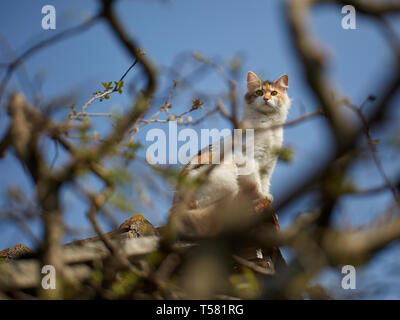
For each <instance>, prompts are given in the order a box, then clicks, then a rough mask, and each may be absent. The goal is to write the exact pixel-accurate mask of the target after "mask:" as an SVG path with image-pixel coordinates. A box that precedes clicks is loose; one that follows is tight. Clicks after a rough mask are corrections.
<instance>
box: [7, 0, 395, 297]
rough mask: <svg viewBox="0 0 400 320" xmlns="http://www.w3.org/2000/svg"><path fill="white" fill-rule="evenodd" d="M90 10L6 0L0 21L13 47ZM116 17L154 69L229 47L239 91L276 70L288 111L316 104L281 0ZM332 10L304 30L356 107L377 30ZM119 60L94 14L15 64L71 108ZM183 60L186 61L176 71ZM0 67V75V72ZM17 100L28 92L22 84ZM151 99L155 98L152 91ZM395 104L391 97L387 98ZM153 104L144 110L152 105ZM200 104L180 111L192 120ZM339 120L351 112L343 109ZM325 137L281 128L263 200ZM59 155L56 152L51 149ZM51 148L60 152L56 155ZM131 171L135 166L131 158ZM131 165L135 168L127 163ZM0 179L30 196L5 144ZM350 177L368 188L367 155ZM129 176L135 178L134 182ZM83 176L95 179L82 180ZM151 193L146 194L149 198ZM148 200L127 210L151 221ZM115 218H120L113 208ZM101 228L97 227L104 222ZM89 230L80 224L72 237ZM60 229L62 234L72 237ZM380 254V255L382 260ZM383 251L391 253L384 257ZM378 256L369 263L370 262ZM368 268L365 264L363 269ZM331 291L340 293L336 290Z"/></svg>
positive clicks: (278, 190)
mask: <svg viewBox="0 0 400 320" xmlns="http://www.w3.org/2000/svg"><path fill="white" fill-rule="evenodd" d="M46 4H52V5H54V6H55V8H56V13H57V29H56V30H48V31H45V30H42V28H41V19H42V14H41V8H42V6H43V5H46ZM97 8H98V6H97V2H95V1H89V0H87V1H77V0H70V1H68V2H67V1H61V0H59V1H38V0H36V1H28V0H25V1H22V0H18V1H7V2H5V3H4V4H3V6H2V10H1V12H0V30H1V33H2V35H3V36H5V37H6V38H7V40H8V42H9V43H10V44H11V46H12V47H13V48H14V49H15V50H16V51H17V52H21V51H22V50H24V49H26V48H28V47H29V46H30V45H32V44H33V43H36V41H38V40H40V39H45V38H46V37H48V36H51V35H52V34H55V33H57V32H60V31H62V30H64V29H66V28H68V27H71V26H73V25H76V24H78V23H80V22H81V21H82V20H83V19H84V18H85V17H88V16H90V15H93V14H94V12H95V10H96V9H97ZM117 8H118V10H117V11H118V15H119V18H120V20H121V21H122V23H123V24H124V26H125V27H126V28H127V30H128V31H129V32H130V33H131V35H132V36H134V37H135V39H136V40H137V41H138V43H139V45H140V46H141V47H142V48H143V49H144V50H145V51H146V52H147V55H148V57H149V58H150V59H151V60H152V61H153V62H155V63H156V66H157V68H158V69H159V70H160V71H162V70H165V67H166V66H170V67H171V66H173V65H174V64H175V63H176V62H177V61H179V60H180V59H177V56H178V54H180V53H183V52H193V51H199V52H201V53H202V54H203V55H205V56H207V57H210V58H212V59H213V60H214V61H216V62H218V63H220V64H221V65H223V66H226V65H227V61H228V60H229V59H231V58H232V57H235V56H240V57H242V61H243V66H242V68H241V71H240V74H239V78H238V84H239V87H240V90H241V93H243V92H244V88H245V74H246V72H247V70H252V71H254V72H256V73H259V74H262V75H263V76H264V77H266V78H268V79H275V78H277V77H278V76H280V75H281V74H283V73H288V74H289V77H290V83H289V85H290V89H289V94H290V96H291V97H292V99H293V104H292V108H291V110H290V114H289V119H295V118H297V117H298V116H300V115H301V114H302V113H304V112H310V111H313V110H315V108H316V107H317V105H316V101H315V99H314V98H313V96H312V95H311V94H310V92H309V90H308V88H307V85H306V82H305V80H304V77H303V74H302V69H301V67H300V65H299V63H298V61H297V59H296V55H295V52H294V50H293V47H292V45H291V42H290V37H289V36H288V28H287V26H286V21H285V18H284V15H283V1H281V0H270V1H261V0H257V1H256V0H249V1H246V2H243V1H236V2H235V1H227V0H219V1H189V0H172V1H167V2H164V1H144V0H142V1H127V0H125V1H120V3H119V5H118V7H117ZM342 17H343V15H342V14H341V8H340V7H339V6H323V7H320V8H317V9H316V10H315V11H314V12H313V19H312V21H311V23H312V25H313V26H314V27H315V28H314V30H315V35H316V36H318V38H319V39H320V40H321V41H322V42H323V43H324V46H325V48H326V50H327V52H328V53H329V54H330V64H329V70H330V75H331V77H332V80H333V81H335V84H336V88H337V91H338V92H339V93H340V94H343V95H344V94H345V95H348V96H349V97H350V99H351V101H352V102H354V103H355V104H360V103H361V102H362V101H364V99H365V98H366V97H367V96H368V95H369V94H375V95H377V96H379V93H380V92H379V90H381V84H382V83H381V81H380V79H382V78H383V77H384V76H385V75H386V72H389V71H390V65H391V60H392V58H393V57H392V54H391V52H390V49H389V47H388V46H387V43H386V41H385V38H383V37H382V35H381V34H380V33H379V31H380V29H379V28H377V27H376V26H375V25H374V24H373V23H372V22H371V21H370V20H368V19H366V18H364V17H363V16H361V15H357V29H356V30H344V29H342V28H341V19H342ZM391 23H392V25H393V27H394V29H395V30H396V32H397V33H399V32H400V19H398V17H392V19H391ZM0 52H1V54H2V55H1V54H0V61H7V57H6V56H5V55H4V52H2V51H0ZM130 64H131V60H130V57H129V56H128V55H127V54H126V52H125V51H124V50H123V49H122V48H121V47H120V45H119V43H117V42H116V40H115V38H114V37H113V35H112V34H111V33H110V31H109V29H108V28H107V26H106V25H105V24H103V23H101V22H100V23H98V24H96V25H95V26H94V27H92V28H91V29H90V30H89V31H86V32H84V33H82V34H80V35H79V36H76V37H73V38H70V39H68V40H65V41H62V42H60V43H57V44H56V45H54V46H51V47H48V48H47V49H45V50H43V51H41V52H39V53H37V54H35V55H34V56H32V57H31V58H29V60H28V61H27V62H26V68H27V72H28V74H29V77H30V78H31V79H41V80H40V81H39V80H37V81H38V82H42V84H41V89H40V91H41V93H42V97H43V101H44V102H45V101H50V100H51V99H52V98H54V97H57V96H59V95H65V94H71V93H74V94H76V99H75V101H76V105H77V106H81V105H82V104H83V103H84V102H85V101H87V100H88V99H89V98H90V97H91V94H92V92H94V91H96V90H100V89H101V86H100V83H101V81H111V80H117V79H119V77H120V76H121V75H122V74H123V72H124V71H125V70H126V69H127V67H128V66H129V65H130ZM191 65H195V63H192V62H189V63H188V68H187V69H190V66H191ZM139 72H140V69H138V68H136V69H134V70H132V71H131V73H130V74H129V75H128V76H127V78H126V83H129V82H132V81H138V82H139V85H140V81H139V79H138V78H136V77H137V76H138V74H139ZM0 75H1V74H0ZM166 79H167V78H166V77H163V81H162V82H161V84H162V88H161V89H160V90H159V92H158V95H157V98H159V99H161V100H159V101H160V103H161V102H162V101H163V100H164V99H165V93H166V92H167V89H168V88H170V86H171V85H172V81H171V80H172V79H169V80H168V81H167V80H166ZM19 85H20V84H19V82H18V81H17V78H16V77H13V79H12V82H11V83H10V85H9V87H8V89H9V90H12V89H14V90H18V89H19V88H20V87H19ZM194 86H195V89H196V91H199V92H206V93H211V94H214V93H218V92H220V91H222V90H225V89H226V84H225V83H224V82H223V81H222V80H221V79H220V77H218V76H217V75H216V74H215V73H213V72H210V74H209V75H208V76H207V77H199V79H197V78H195V80H194ZM26 95H27V97H28V99H31V98H32V97H31V96H30V95H29V92H27V93H26ZM192 97H193V98H195V96H189V94H187V93H185V91H184V90H182V91H180V88H179V87H178V89H177V91H176V95H174V97H173V99H172V104H173V105H174V110H176V111H175V112H176V113H179V112H180V111H183V110H185V108H186V109H187V107H188V105H190V98H192ZM156 101H158V100H156ZM397 102H399V99H397ZM128 104H129V97H128V96H127V95H126V94H125V95H122V96H113V97H112V98H111V99H110V100H109V101H107V102H102V103H95V104H93V105H92V106H90V110H89V111H92V112H97V111H99V112H103V111H107V110H108V111H109V110H111V109H112V110H124V106H126V105H128ZM159 106H160V105H158V106H155V107H154V110H157V108H158V107H159ZM213 107H214V104H213V103H212V100H211V101H206V103H205V104H204V109H205V110H204V111H203V112H206V111H207V110H209V109H211V108H213ZM69 111H70V110H69V109H68V106H66V108H65V110H61V112H60V113H59V114H58V115H57V117H58V119H61V118H63V117H64V118H65V117H66V114H67V113H68V112H69ZM201 114H202V113H200V112H199V113H196V114H192V117H193V118H194V119H196V118H198V117H200V116H201ZM349 117H351V114H349ZM398 117H399V111H396V110H394V111H393V123H392V125H393V126H394V125H396V122H395V120H396V119H398ZM94 123H95V125H96V126H98V127H99V132H101V133H103V132H106V131H107V128H109V122H107V121H106V120H96V121H95V122H94ZM6 125H7V117H6V114H5V112H4V111H3V112H1V113H0V133H1V134H2V133H3V132H4V130H5V128H6ZM210 126H213V127H216V128H219V129H222V128H229V123H227V122H224V121H223V120H218V121H217V120H213V119H211V120H210V121H208V122H204V123H202V124H201V125H199V126H197V127H196V128H197V129H200V128H208V127H210ZM154 127H161V128H166V127H165V126H164V125H160V124H157V125H150V126H148V128H146V129H145V130H143V131H142V132H140V133H139V134H138V135H137V139H138V141H144V137H145V134H146V131H147V129H149V128H154ZM373 134H374V135H375V137H376V138H378V137H379V138H381V139H382V141H383V142H385V141H386V140H387V136H386V135H385V134H384V132H381V131H374V132H373ZM329 142H330V136H329V133H328V132H327V130H326V128H325V126H324V121H323V120H322V119H314V120H311V121H308V122H306V123H303V124H301V125H299V126H295V127H293V128H288V129H287V130H286V131H285V145H287V146H291V147H293V149H294V161H293V163H291V164H284V163H280V164H279V165H278V166H277V169H276V171H275V173H274V175H273V178H272V182H271V183H272V193H273V195H274V196H275V198H277V199H279V198H280V196H282V195H283V194H285V193H286V192H288V190H290V186H292V182H295V181H296V180H297V179H299V178H301V177H302V176H304V175H307V174H308V173H309V172H310V171H312V170H315V169H316V168H315V166H316V164H317V163H319V161H320V160H322V159H323V158H324V157H326V156H327V155H328V154H329V152H330V150H329V147H328V146H329ZM44 147H45V148H46V150H47V151H48V156H49V158H52V157H53V156H54V151H55V150H54V145H52V144H51V143H49V144H48V145H46V146H44ZM60 152H61V151H60ZM379 155H380V156H381V158H382V161H383V163H384V168H385V171H386V172H387V173H388V174H389V175H391V176H394V177H396V176H397V175H398V174H399V172H400V170H399V169H400V168H399V162H398V161H397V162H396V161H394V159H396V156H398V154H396V153H394V152H393V151H392V150H391V149H388V148H385V147H384V143H383V146H382V147H380V149H379ZM62 159H63V155H62V154H61V156H60V163H62ZM131 169H132V172H137V171H135V170H138V169H137V167H135V165H133V167H132V168H131ZM139 171H140V169H139ZM0 174H1V182H2V183H1V184H0V192H1V194H2V195H4V194H5V193H6V190H7V188H8V187H9V186H10V185H22V186H23V188H24V192H26V196H27V198H32V197H33V193H32V189H31V182H30V181H29V179H27V178H26V176H25V175H24V174H23V169H22V168H21V167H20V166H19V165H18V164H16V163H15V161H14V158H13V156H12V154H11V153H8V154H7V155H6V157H5V159H3V160H2V161H0ZM350 174H351V176H352V177H353V178H354V179H355V181H356V182H357V183H359V184H360V186H362V187H364V188H368V187H373V186H378V185H380V184H381V182H382V179H381V177H380V176H379V174H378V172H377V170H376V168H375V167H374V166H373V165H372V162H371V161H370V159H366V160H364V161H362V162H361V163H359V164H358V165H357V166H355V167H354V168H353V169H352V170H351V172H350ZM137 182H138V183H140V180H138V181H137ZM89 184H90V185H93V184H95V182H92V181H90V182H89ZM160 186H161V188H163V189H165V191H166V192H167V193H168V192H170V193H171V192H172V190H170V189H169V187H168V186H167V185H163V184H162V185H160ZM152 197H155V198H156V199H154V198H153V199H152ZM150 199H152V202H153V205H152V206H150V207H147V206H139V207H138V212H141V213H143V214H144V215H145V216H146V217H147V218H148V219H149V220H150V221H151V222H153V223H154V224H157V225H158V224H161V223H162V222H163V221H165V218H166V212H167V210H168V206H169V201H168V199H166V198H159V197H158V196H157V197H156V196H155V194H154V193H150ZM390 201H391V195H390V193H389V192H383V193H381V194H379V195H376V196H373V197H369V198H365V197H364V198H350V197H348V198H345V199H343V200H342V201H341V202H340V212H337V214H336V215H335V223H336V225H337V226H338V227H341V228H343V227H344V226H346V225H347V226H348V225H350V226H358V225H360V224H362V223H365V222H367V221H369V220H370V219H372V218H373V217H375V216H376V215H377V214H379V213H380V212H381V210H382V209H383V208H386V207H387V206H388V205H389V204H390ZM63 203H64V208H65V212H67V213H66V216H65V219H66V222H67V223H68V225H69V226H71V227H75V228H84V229H85V228H89V226H90V225H89V223H88V221H87V219H86V217H85V212H84V209H85V206H86V204H85V202H84V201H83V199H82V198H81V197H79V195H76V193H73V192H71V191H70V190H69V189H68V188H66V189H65V191H63ZM310 203H311V202H310V199H305V200H304V201H301V203H296V204H294V205H292V206H291V207H290V208H287V209H286V210H285V211H284V212H281V213H280V215H281V219H280V221H281V224H282V225H283V227H286V226H288V225H289V224H290V221H292V219H293V217H294V216H295V215H296V214H297V213H298V212H300V211H302V210H307V209H309V207H310ZM0 205H1V206H2V207H3V206H4V207H6V205H7V201H6V197H5V196H2V198H0ZM120 219H121V220H120V221H119V222H122V221H123V219H124V218H123V217H122V216H120ZM31 227H32V230H33V231H34V232H35V233H36V234H40V232H41V229H40V226H39V225H38V224H37V223H34V222H32V224H31ZM104 227H105V228H107V225H106V224H104ZM17 230H18V227H16V226H12V225H9V224H4V223H3V225H0V248H3V247H8V246H11V245H15V244H17V243H20V242H24V243H27V244H30V245H32V244H33V242H32V240H31V239H30V237H28V236H26V235H25V234H23V233H21V232H20V231H17ZM88 234H91V233H90V231H87V232H84V233H83V235H88ZM74 238H75V237H74V236H69V237H67V238H66V241H70V240H72V239H74ZM396 251H397V252H398V247H396V246H394V248H391V249H390V250H387V252H384V253H382V254H381V256H382V257H381V256H380V258H379V259H378V261H377V263H374V265H372V266H370V267H369V268H366V269H365V271H363V272H365V273H366V274H367V278H368V275H370V273H371V275H372V274H373V275H375V274H378V275H379V274H380V270H381V269H382V266H383V264H384V261H386V260H385V259H389V260H390V259H391V258H392V257H393V256H394V254H395V253H394V252H396ZM387 257H388V258H387ZM392 260H393V259H392ZM380 261H381V262H380ZM368 272H370V273H368ZM380 278H381V279H382V281H388V282H389V284H388V290H387V292H386V293H384V294H383V293H380V295H379V297H381V298H388V297H392V298H393V297H396V298H400V296H399V294H398V292H396V291H398V290H396V287H397V286H398V284H399V283H400V279H399V278H393V277H392V276H390V275H388V273H387V272H385V274H384V275H382V274H381V277H380ZM323 280H324V281H326V282H329V281H331V283H338V282H337V273H333V272H332V273H330V275H326V276H324V277H323ZM341 294H345V293H344V292H341Z"/></svg>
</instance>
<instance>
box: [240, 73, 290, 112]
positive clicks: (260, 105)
mask: <svg viewBox="0 0 400 320" xmlns="http://www.w3.org/2000/svg"><path fill="white" fill-rule="evenodd" d="M288 86H289V77H288V75H287V74H285V75H283V76H281V77H279V78H278V79H277V80H275V81H261V80H260V79H259V78H258V77H257V75H256V74H255V73H254V72H251V71H249V72H248V74H247V93H246V95H245V99H246V102H247V103H248V104H249V105H251V106H253V107H255V108H256V109H257V110H259V111H261V112H262V111H263V110H264V111H266V112H268V113H271V112H281V111H283V109H286V110H287V108H288V107H289V105H290V99H289V97H288V95H287V89H288Z"/></svg>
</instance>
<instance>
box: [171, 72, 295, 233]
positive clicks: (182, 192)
mask: <svg viewBox="0 0 400 320" xmlns="http://www.w3.org/2000/svg"><path fill="white" fill-rule="evenodd" d="M288 84H289V78H288V76H287V75H286V74H285V75H283V76H281V77H279V78H278V79H277V80H276V81H262V80H260V79H259V78H258V77H257V75H256V74H255V73H253V72H251V71H249V72H248V74H247V93H246V94H245V98H244V109H243V119H242V127H243V128H246V129H248V128H251V129H254V146H253V148H254V158H252V159H248V158H246V159H245V161H246V165H247V166H248V167H250V168H251V170H250V172H249V174H246V175H243V174H239V170H238V167H239V164H238V163H235V159H234V158H230V159H229V160H226V159H225V158H224V159H223V160H222V161H221V162H220V163H218V164H214V165H212V164H210V163H213V161H212V160H213V159H214V157H216V158H217V159H221V158H220V154H216V152H218V153H220V150H221V148H215V147H214V148H213V145H210V146H208V147H207V148H205V149H203V150H201V151H200V152H199V153H198V155H197V156H195V157H193V158H192V160H191V161H190V162H189V163H188V164H187V165H186V166H185V167H184V168H183V169H182V171H181V173H182V174H183V175H184V176H185V177H187V178H196V177H201V176H202V177H204V176H206V180H205V182H204V183H202V184H201V185H200V187H198V188H197V189H196V190H195V191H194V192H192V193H190V192H189V191H188V188H187V186H183V187H182V186H181V187H179V186H178V188H177V190H176V191H175V195H174V200H173V204H172V207H171V209H170V219H171V221H172V223H175V225H176V228H177V230H178V231H180V232H184V233H190V234H196V235H208V234H210V235H211V234H215V233H217V232H218V231H219V228H218V227H217V226H216V220H215V219H213V215H215V213H216V212H219V211H221V208H226V207H227V206H226V204H227V203H228V204H229V203H234V201H235V198H236V199H237V198H238V197H239V196H240V195H243V194H244V193H247V194H249V190H251V193H252V196H251V197H252V199H253V200H261V199H267V200H269V201H270V202H272V200H273V197H272V195H271V193H270V190H269V188H270V180H271V176H272V173H273V171H274V168H275V165H276V162H277V158H278V156H277V150H279V149H280V148H281V147H282V142H283V126H281V125H282V124H283V123H284V122H285V121H286V117H287V114H288V111H289V107H290V103H291V100H290V98H289V97H288V94H287V89H288ZM271 127H272V128H271ZM268 128H269V129H268ZM217 143H221V142H217ZM214 146H215V144H214ZM240 165H241V166H243V164H240ZM210 166H213V167H212V168H210ZM235 205H236V204H235ZM217 220H218V219H217ZM221 223H222V224H223V222H221Z"/></svg>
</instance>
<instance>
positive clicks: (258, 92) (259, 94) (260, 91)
mask: <svg viewBox="0 0 400 320" xmlns="http://www.w3.org/2000/svg"><path fill="white" fill-rule="evenodd" d="M263 94H264V92H263V91H262V90H257V91H256V95H258V96H259V97H260V96H262V95H263Z"/></svg>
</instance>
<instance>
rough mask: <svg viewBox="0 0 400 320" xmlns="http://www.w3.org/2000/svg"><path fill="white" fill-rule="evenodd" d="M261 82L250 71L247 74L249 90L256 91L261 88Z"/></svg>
mask: <svg viewBox="0 0 400 320" xmlns="http://www.w3.org/2000/svg"><path fill="white" fill-rule="evenodd" d="M260 83H261V80H260V79H259V78H258V77H257V75H256V74H255V73H254V72H252V71H249V72H247V90H249V91H254V90H257V89H258V88H259V87H260Z"/></svg>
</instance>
